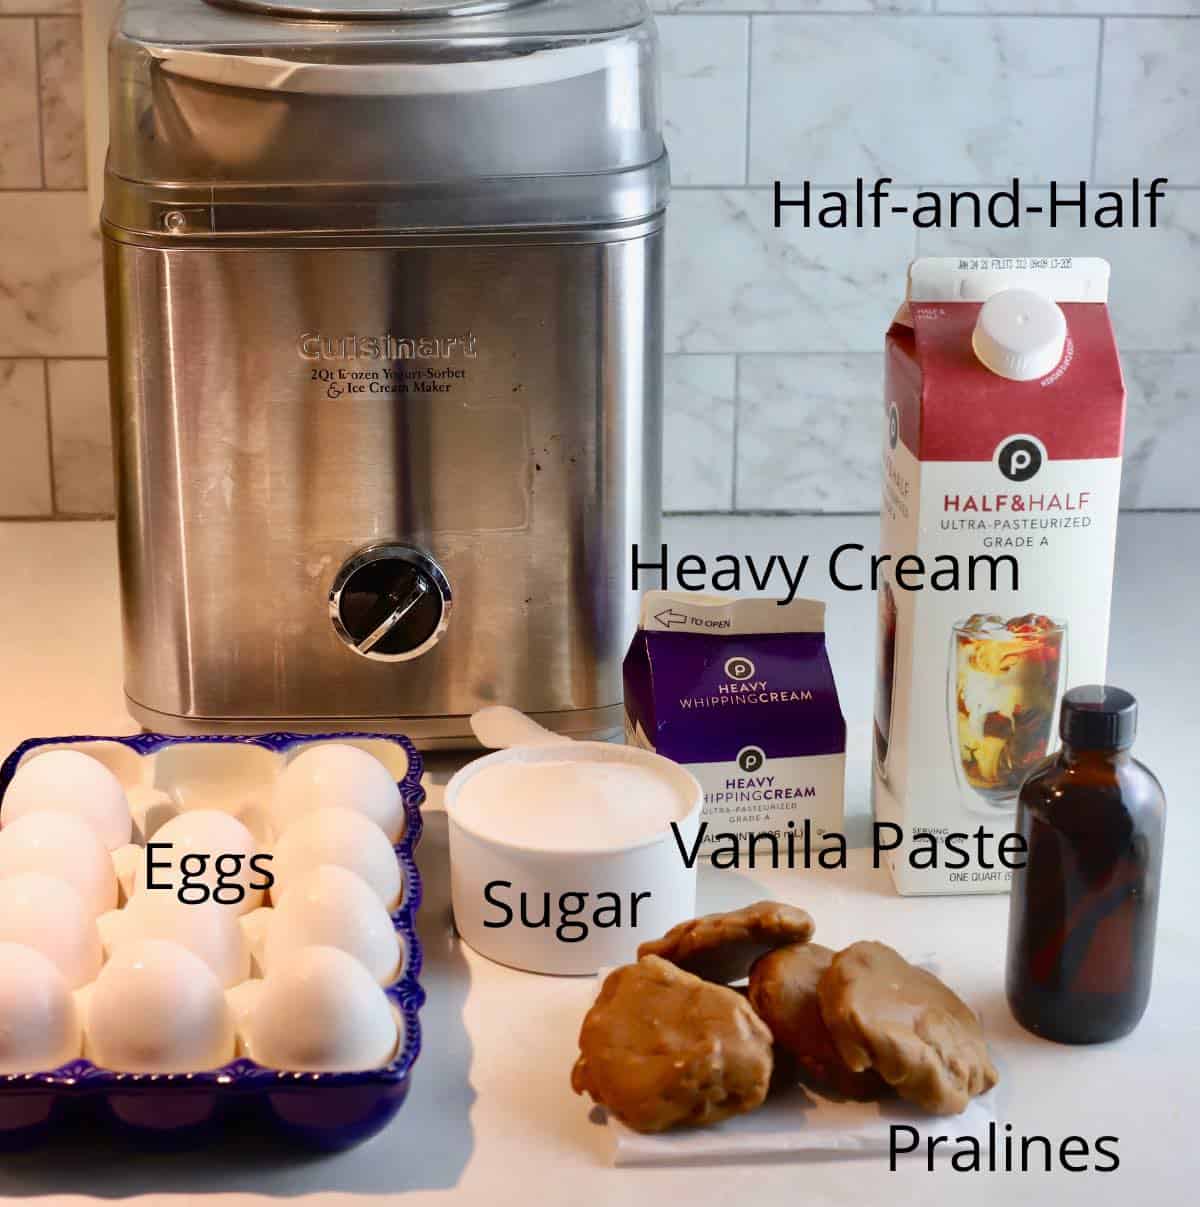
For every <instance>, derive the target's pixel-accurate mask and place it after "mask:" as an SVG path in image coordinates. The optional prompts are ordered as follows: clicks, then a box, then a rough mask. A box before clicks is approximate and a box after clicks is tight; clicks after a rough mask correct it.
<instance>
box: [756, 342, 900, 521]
mask: <svg viewBox="0 0 1200 1207" xmlns="http://www.w3.org/2000/svg"><path fill="white" fill-rule="evenodd" d="M882 341H883V332H882V330H881V331H880V332H879V342H880V343H882ZM882 383H883V358H882V354H881V353H878V352H867V353H853V354H849V355H845V356H831V355H828V354H816V355H812V356H743V357H742V358H741V361H740V364H739V367H738V407H739V420H740V422H739V425H738V459H737V499H736V503H737V507H738V509H739V510H741V511H874V510H875V509H876V508H877V507H878V506H879V449H880V447H881V441H882V439H883V435H882V432H883V428H882V411H883V408H882V404H881V403H880V390H881V388H882Z"/></svg>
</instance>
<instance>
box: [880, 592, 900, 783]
mask: <svg viewBox="0 0 1200 1207" xmlns="http://www.w3.org/2000/svg"><path fill="white" fill-rule="evenodd" d="M896 620H897V613H896V596H895V595H894V594H893V592H892V586H891V583H888V582H886V581H885V582H883V583H882V584H881V585H880V588H879V629H878V632H879V647H878V650H877V652H876V662H875V765H876V767H878V768H879V774H880V775H881V776H883V778H884V779H885V780H886V779H887V756H888V747H889V746H890V745H891V738H892V697H893V695H894V694H895V690H896Z"/></svg>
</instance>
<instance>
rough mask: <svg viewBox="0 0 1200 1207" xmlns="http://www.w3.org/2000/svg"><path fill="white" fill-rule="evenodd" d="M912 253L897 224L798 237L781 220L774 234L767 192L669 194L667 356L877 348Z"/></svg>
mask: <svg viewBox="0 0 1200 1207" xmlns="http://www.w3.org/2000/svg"><path fill="white" fill-rule="evenodd" d="M897 196H898V199H899V198H900V197H901V195H899V194H898V195H897ZM914 244H915V238H914V234H913V231H912V229H911V228H910V227H908V226H906V225H905V224H902V223H898V222H897V223H888V224H887V225H885V226H883V227H882V228H881V229H879V230H865V231H847V230H832V231H831V230H805V229H804V228H803V226H802V225H801V223H800V221H799V220H798V219H797V218H794V217H793V216H791V215H789V216H786V217H785V218H784V224H783V226H782V227H780V228H778V229H776V228H775V226H774V203H773V194H772V191H771V190H770V189H736V190H735V189H726V190H717V189H713V190H707V189H706V190H697V191H689V192H681V193H677V194H676V195H675V197H674V199H673V200H672V203H671V213H670V218H669V221H668V230H667V348H668V351H671V352H741V353H748V352H771V353H781V352H829V351H870V350H872V349H876V348H878V347H879V344H880V341H881V340H882V338H883V332H884V330H885V328H886V325H887V322H888V320H889V319H890V317H891V314H892V312H893V310H894V309H895V307H896V303H897V300H898V297H899V291H901V290H902V287H903V285H902V283H903V281H904V273H905V269H906V267H907V265H908V261H909V260H910V259H911V258H912V254H913V248H914Z"/></svg>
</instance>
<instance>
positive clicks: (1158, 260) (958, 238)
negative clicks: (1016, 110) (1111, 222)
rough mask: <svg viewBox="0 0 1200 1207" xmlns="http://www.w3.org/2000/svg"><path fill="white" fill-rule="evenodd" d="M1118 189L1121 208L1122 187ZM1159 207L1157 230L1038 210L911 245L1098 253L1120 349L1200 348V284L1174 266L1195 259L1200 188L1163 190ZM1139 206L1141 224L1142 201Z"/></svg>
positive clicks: (949, 251) (1032, 194) (1199, 241)
mask: <svg viewBox="0 0 1200 1207" xmlns="http://www.w3.org/2000/svg"><path fill="white" fill-rule="evenodd" d="M1098 191H1099V190H1093V194H1095V193H1097V192H1098ZM1122 196H1123V197H1124V198H1125V199H1126V202H1125V203H1126V206H1127V207H1128V205H1129V202H1128V197H1129V194H1128V191H1126V192H1125V193H1123V194H1122ZM1047 199H1048V194H1047V193H1046V192H1044V191H1041V190H1030V191H1029V194H1028V199H1027V200H1028V201H1032V202H1033V203H1034V204H1042V205H1043V206H1044V205H1045V204H1046V202H1047ZM1160 209H1161V213H1160V221H1159V225H1158V227H1157V228H1156V229H1150V228H1149V227H1147V226H1145V225H1143V226H1141V227H1140V228H1139V229H1136V230H1133V229H1125V230H1101V229H1097V228H1096V227H1095V226H1092V225H1089V226H1088V228H1087V229H1085V230H1080V229H1078V227H1077V226H1076V225H1075V224H1074V221H1073V220H1072V223H1071V224H1070V225H1060V226H1059V227H1058V229H1056V230H1051V229H1050V228H1049V225H1048V220H1049V215H1048V214H1047V213H1043V214H1041V215H1036V216H1033V217H1032V218H1030V217H1026V219H1025V220H1023V222H1022V225H1021V227H1020V228H1019V229H1016V230H999V231H997V230H982V231H974V230H959V231H922V232H921V234H920V236H919V238H918V249H919V251H920V254H921V255H923V256H965V255H998V256H1025V255H1079V256H1103V257H1104V258H1105V259H1106V260H1108V261H1109V263H1110V264H1111V265H1112V283H1111V285H1110V289H1109V298H1110V307H1111V310H1112V319H1113V327H1114V329H1115V331H1116V333H1117V343H1118V345H1119V346H1120V348H1121V351H1122V352H1123V353H1127V352H1135V351H1191V352H1196V351H1200V289H1197V285H1196V279H1195V276H1194V274H1192V273H1190V272H1185V271H1180V266H1181V265H1194V264H1197V263H1200V192H1172V191H1170V190H1168V192H1167V195H1166V198H1165V200H1164V202H1163V203H1162V205H1161V207H1160ZM1142 210H1143V215H1142V216H1143V223H1144V222H1145V219H1146V211H1145V203H1144V202H1143V206H1142ZM1126 213H1127V214H1128V213H1129V209H1128V208H1127V209H1126Z"/></svg>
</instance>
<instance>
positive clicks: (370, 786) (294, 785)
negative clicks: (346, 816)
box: [271, 742, 404, 843]
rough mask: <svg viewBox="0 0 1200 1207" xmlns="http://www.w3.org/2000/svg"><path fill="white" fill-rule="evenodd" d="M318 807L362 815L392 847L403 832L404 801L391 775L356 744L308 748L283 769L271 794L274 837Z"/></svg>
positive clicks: (331, 744) (332, 744)
mask: <svg viewBox="0 0 1200 1207" xmlns="http://www.w3.org/2000/svg"><path fill="white" fill-rule="evenodd" d="M324 808H338V809H353V810H354V811H355V812H356V813H361V814H363V816H364V817H368V818H370V819H371V821H373V822H374V823H375V824H376V825H377V826H378V827H379V828H380V829H381V830H382V831H383V832H384V834H386V835H387V837H388V841H389V842H392V843H396V842H399V841H400V836H401V835H402V834H403V833H404V802H403V800H402V799H401V797H400V789H399V787H398V786H397V785H396V781H395V780H394V779H392V773H391V772H390V771H389V770H388V769H387V768H386V767H385V766H384V765H383V764H382V763H381V762H380V761H379V760H378V759H377V758H374V757H373V756H372V755H369V754H368V753H367V752H366V751H365V750H360V749H359V748H358V747H357V746H347V745H345V744H343V743H339V742H330V743H328V744H327V745H323V746H310V747H309V748H308V749H307V750H305V751H302V752H301V753H300V754H298V755H297V756H296V757H295V758H294V759H293V760H292V761H291V762H290V763H289V764H288V765H287V767H286V768H285V769H284V772H283V774H282V775H281V776H280V777H279V779H278V780H276V782H275V788H274V791H273V792H272V795H271V824H272V826H273V828H274V830H275V836H276V838H278V837H279V836H280V835H282V834H283V833H284V831H285V830H286V829H287V828H288V827H289V826H290V825H292V824H293V822H295V821H297V820H298V819H299V818H301V817H303V816H305V814H307V813H311V812H312V811H313V810H314V809H324Z"/></svg>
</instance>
